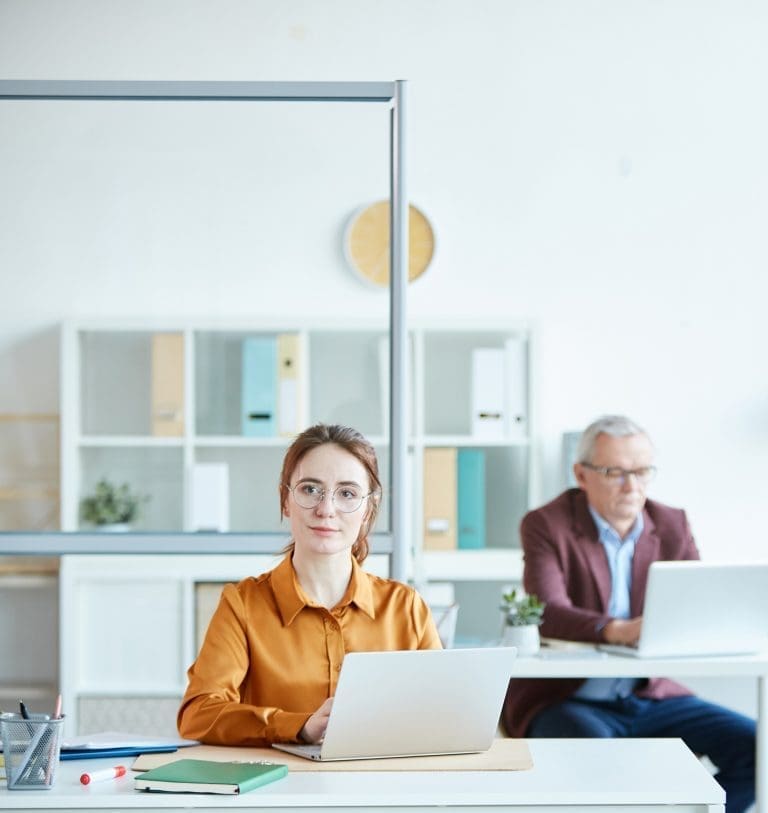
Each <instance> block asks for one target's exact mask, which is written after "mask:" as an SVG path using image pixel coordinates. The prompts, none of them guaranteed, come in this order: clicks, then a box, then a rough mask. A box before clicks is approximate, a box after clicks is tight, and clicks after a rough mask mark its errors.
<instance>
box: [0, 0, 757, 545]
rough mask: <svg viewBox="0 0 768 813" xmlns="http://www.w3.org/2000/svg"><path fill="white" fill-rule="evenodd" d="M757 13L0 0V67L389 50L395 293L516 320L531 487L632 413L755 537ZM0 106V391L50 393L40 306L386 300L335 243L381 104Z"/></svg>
mask: <svg viewBox="0 0 768 813" xmlns="http://www.w3.org/2000/svg"><path fill="white" fill-rule="evenodd" d="M767 34H768V10H767V9H766V6H765V4H763V3H760V2H749V0H701V1H698V2H697V1H696V0H689V1H687V2H686V1H685V0H665V1H664V2H652V1H651V0H627V1H626V2H620V3H618V2H615V0H559V1H558V0H517V1H514V0H472V2H469V0H464V1H463V2H460V1H459V0H395V1H394V2H392V0H388V2H380V1H379V0H324V2H317V0H315V2H311V1H310V0H304V2H302V1H301V0H239V1H238V0H215V1H214V0H211V2H203V0H152V1H151V2H150V0H144V2H141V1H139V0H47V1H43V0H0V78H74V79H84V78H94V79H118V78H132V79H249V80H267V79H272V80H289V79H296V80H304V79H328V80H349V79H367V80H391V79H397V78H405V79H408V80H409V88H410V105H409V112H410V128H409V132H410V167H409V178H410V191H411V198H412V200H413V202H414V203H416V204H417V205H419V206H420V207H421V208H422V209H424V210H425V211H426V212H427V213H428V215H429V216H430V217H431V219H432V221H433V223H434V225H435V228H436V231H437V239H438V252H437V255H436V257H435V260H434V263H433V265H432V267H431V268H430V269H429V271H428V272H427V274H426V275H425V276H424V277H423V278H422V279H420V280H419V281H418V282H416V283H415V284H413V285H412V286H411V289H410V291H411V293H410V308H411V313H412V314H413V315H414V316H430V317H432V316H434V317H444V318H446V319H451V318H459V317H461V318H472V317H474V318H485V317H498V318H502V319H505V318H509V319H510V320H512V319H515V320H517V319H530V320H532V321H534V323H535V324H536V325H537V327H538V330H539V343H538V427H537V430H538V435H539V441H540V453H541V456H542V471H543V475H544V477H543V483H542V495H543V496H546V497H548V496H550V495H553V494H554V493H556V492H557V490H558V489H559V487H560V479H559V478H560V463H559V457H558V454H559V438H560V433H561V432H562V431H564V430H569V429H574V428H580V427H582V426H583V425H584V424H585V423H586V422H587V421H588V420H589V419H591V418H592V417H594V416H595V415H597V414H599V413H602V412H606V411H622V412H628V413H630V414H631V415H632V416H633V417H635V418H636V419H637V420H638V421H640V422H641V423H643V424H645V425H646V426H647V428H648V429H649V430H650V432H651V434H652V435H653V437H654V438H655V440H656V443H657V446H658V449H659V463H660V467H661V474H660V477H659V480H658V482H657V484H656V486H655V487H654V491H655V494H656V495H657V496H659V497H661V498H663V499H665V500H667V501H668V502H671V503H673V504H678V505H684V506H686V507H687V509H688V510H689V513H690V516H691V520H692V523H693V527H694V531H695V532H696V534H697V538H698V540H699V543H700V546H701V547H702V549H703V551H704V554H705V555H706V556H707V557H708V558H725V557H729V558H731V557H737V558H747V557H750V556H752V557H757V556H760V557H763V558H766V554H765V553H764V550H763V539H762V533H761V523H760V518H761V509H762V507H763V504H764V499H765V494H766V485H767V484H768V478H767V477H766V469H765V461H766V459H768V455H766V452H768V377H767V376H766V364H765V351H766V348H767V347H768V320H766V319H765V318H764V317H763V309H764V302H765V300H766V294H767V293H768V282H767V281H766V266H767V265H768V263H767V262H766V260H768V246H767V244H766V239H765V233H766V232H765V228H766V227H765V224H766V216H767V215H768V192H767V191H766V190H767V189H768V184H767V183H766V181H767V180H768V151H766V147H765V145H766V143H768V113H766V106H765V103H764V96H765V87H764V85H765V81H764V78H765V76H766V75H768V52H767V51H766V49H765V42H766V40H767V39H768V38H767V37H766V35H767ZM0 116H1V117H2V118H1V119H0V121H2V126H0V178H2V182H1V183H0V230H1V231H0V274H1V275H2V276H1V280H2V281H1V283H0V284H1V286H2V287H0V411H3V410H5V411H8V410H11V409H19V408H26V409H52V408H55V407H56V404H57V398H58V396H57V383H58V382H57V372H56V365H57V356H56V350H57V340H56V335H55V327H56V324H57V323H58V321H59V320H60V319H61V318H63V317H71V316H84V317H85V316H88V317H90V316H94V315H99V316H104V317H110V316H117V315H143V314H146V313H151V314H154V315H158V316H163V315H194V316H200V315H210V314H212V313H213V314H218V315H221V316H229V315H243V316H249V317H250V316H253V317H257V316H259V315H260V314H273V313H281V312H285V313H288V312H292V313H296V312H298V313H301V314H304V313H306V314H310V313H316V312H318V311H321V312H324V313H328V314H345V313H354V314H356V315H360V314H363V315H365V314H380V313H382V312H384V309H385V308H386V302H385V299H386V295H385V294H384V293H383V292H381V291H378V290H372V289H370V288H367V287H365V286H364V285H363V284H362V283H360V282H358V281H357V280H356V279H355V278H354V277H353V276H352V275H351V273H350V272H349V271H348V270H347V269H346V267H345V265H344V261H343V256H342V253H341V248H340V238H341V232H342V229H343V226H344V223H345V221H346V219H347V218H348V217H349V214H350V213H351V211H352V210H353V209H354V208H355V207H356V206H358V205H360V204H362V203H365V202H367V201H370V200H373V199H376V198H380V197H383V196H385V195H386V192H387V169H386V149H387V147H386V144H387V141H386V113H385V112H384V111H383V110H380V109H378V108H373V107H371V108H356V109H354V110H353V109H352V108H348V107H343V108H342V107H340V106H339V107H336V106H334V107H333V108H322V109H321V108H319V107H311V106H309V107H306V106H304V107H301V108H288V107H285V106H283V107H273V106H270V107H269V108H266V107H262V108H260V109H258V110H257V109H255V107H247V106H237V105H200V106H198V107H194V108H193V107H192V106H186V105H178V106H164V107H161V106H156V105H154V106H153V105H135V106H133V107H131V106H123V105H108V104H105V105H104V106H98V105H92V104H88V105H85V104H69V105H65V104H64V103H41V104H38V103H13V104H9V103H3V107H0Z"/></svg>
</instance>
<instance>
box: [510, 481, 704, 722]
mask: <svg viewBox="0 0 768 813" xmlns="http://www.w3.org/2000/svg"><path fill="white" fill-rule="evenodd" d="M520 535H521V539H522V544H523V561H524V567H523V586H524V587H525V590H526V592H527V593H534V594H535V595H537V596H538V597H539V598H540V599H542V600H543V601H545V602H546V605H547V606H546V609H545V610H544V620H543V623H542V625H541V634H542V635H543V636H546V637H548V638H564V639H566V640H570V641H587V642H595V643H597V642H600V641H602V636H601V632H600V631H599V630H602V627H603V626H604V625H605V624H606V623H607V622H608V621H610V616H609V615H608V614H607V610H608V602H609V600H610V596H611V571H610V568H609V565H608V559H607V557H606V555H605V548H604V547H603V546H602V544H601V543H600V540H599V538H598V531H597V527H596V526H595V523H594V520H593V519H592V515H591V514H590V513H589V508H588V506H587V498H586V495H585V494H584V492H583V491H582V490H581V489H578V488H572V489H569V490H568V491H565V492H564V493H563V494H561V495H560V496H559V497H557V498H556V499H554V500H552V502H549V503H547V504H546V505H545V506H543V507H542V508H538V509H536V510H535V511H530V512H529V513H528V514H526V515H525V517H523V521H522V523H521V524H520ZM698 558H699V552H698V550H697V549H696V544H695V543H694V541H693V535H692V534H691V529H690V527H689V526H688V520H687V519H686V517H685V512H684V511H681V510H680V509H678V508H670V507H669V506H666V505H662V504H661V503H657V502H653V501H652V500H647V501H646V503H645V507H644V508H643V532H642V534H640V538H639V539H638V540H637V542H636V543H635V552H634V556H633V559H632V589H631V594H630V606H631V614H632V617H634V616H638V615H642V614H643V601H644V599H645V588H646V584H647V582H648V568H649V567H650V564H651V562H655V561H657V560H676V559H698ZM583 682H584V679H569V680H552V679H540V680H514V679H513V680H510V682H509V688H508V689H507V696H506V699H505V701H504V709H503V711H502V719H503V722H504V727H505V728H506V730H507V733H508V734H509V735H510V736H512V737H523V736H525V732H526V731H527V729H528V725H529V724H530V722H531V720H532V719H533V718H534V717H535V716H536V714H538V712H540V711H541V710H542V709H543V708H546V707H547V706H550V705H552V704H554V703H560V702H562V701H563V700H565V699H566V698H568V697H569V696H570V695H571V694H573V693H574V692H575V691H576V689H578V687H579V686H581V684H582V683H583ZM636 694H638V695H640V696H642V697H652V698H656V699H661V698H664V697H678V696H680V695H685V694H690V692H689V691H688V689H686V688H685V687H684V686H681V685H680V684H678V683H674V682H673V681H671V680H667V679H666V678H653V679H651V680H649V681H648V682H647V683H645V684H641V688H639V689H638V690H636Z"/></svg>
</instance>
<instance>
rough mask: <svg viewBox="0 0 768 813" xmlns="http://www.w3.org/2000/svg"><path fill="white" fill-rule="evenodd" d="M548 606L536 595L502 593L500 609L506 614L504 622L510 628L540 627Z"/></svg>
mask: <svg viewBox="0 0 768 813" xmlns="http://www.w3.org/2000/svg"><path fill="white" fill-rule="evenodd" d="M545 607H546V604H545V603H544V602H543V601H539V599H538V597H537V596H535V595H530V596H526V595H524V594H520V595H518V592H517V590H511V591H510V592H509V593H502V595H501V605H500V606H499V609H501V610H503V612H504V622H505V623H506V624H507V625H508V626H510V627H526V626H529V625H536V626H538V625H539V624H541V621H542V618H541V617H542V615H543V614H544V608H545Z"/></svg>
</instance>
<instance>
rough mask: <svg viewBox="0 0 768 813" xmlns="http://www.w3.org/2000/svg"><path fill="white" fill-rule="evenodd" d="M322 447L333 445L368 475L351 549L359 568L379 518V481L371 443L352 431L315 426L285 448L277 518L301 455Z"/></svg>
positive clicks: (335, 426)
mask: <svg viewBox="0 0 768 813" xmlns="http://www.w3.org/2000/svg"><path fill="white" fill-rule="evenodd" d="M326 443H333V444H334V445H335V446H338V447H339V448H340V449H342V450H343V451H345V452H347V453H348V454H351V455H352V457H354V458H355V459H357V460H359V461H360V463H361V464H362V465H363V468H365V470H366V472H368V479H369V481H370V490H371V496H370V497H369V498H368V507H367V508H366V516H365V519H364V520H363V523H362V525H361V526H360V533H359V534H358V537H357V541H356V542H355V544H354V545H353V546H352V555H353V556H354V557H355V559H357V561H358V562H360V563H361V564H362V562H363V561H364V560H365V557H366V556H368V534H370V532H371V529H372V528H373V525H374V523H375V522H376V517H377V516H378V514H379V503H380V500H381V481H380V480H379V463H378V461H377V459H376V450H375V449H374V448H373V445H372V444H371V442H370V441H369V440H368V439H367V438H366V437H364V436H363V435H361V434H360V432H358V431H357V430H356V429H352V428H351V427H349V426H339V425H338V424H330V425H329V424H324V423H318V424H315V425H314V426H310V427H309V429H305V430H304V431H303V432H302V433H301V434H300V435H299V436H298V437H297V438H296V440H294V441H293V443H292V444H291V445H290V446H289V447H288V451H287V452H286V453H285V457H284V458H283V470H282V471H281V472H280V485H279V491H280V517H281V518H282V517H284V516H285V508H286V504H287V501H288V488H287V486H288V485H290V482H291V477H293V472H294V471H296V467H297V466H298V465H299V463H300V462H301V460H302V458H303V457H304V455H306V454H307V453H308V452H311V451H312V450H313V449H317V448H318V447H319V446H323V445H325V444H326ZM293 545H294V543H293V542H291V544H290V545H288V547H287V548H286V551H292V550H293Z"/></svg>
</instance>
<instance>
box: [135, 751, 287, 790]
mask: <svg viewBox="0 0 768 813" xmlns="http://www.w3.org/2000/svg"><path fill="white" fill-rule="evenodd" d="M287 773H288V766H287V765H281V764H278V763H275V762H214V761H211V760H208V759H179V760H176V762H169V763H167V764H166V765H161V766H160V767H159V768H152V770H150V771H144V773H143V774H141V775H140V776H137V777H136V779H135V781H134V785H135V787H136V790H161V791H170V792H171V793H247V792H248V791H249V790H253V789H254V788H258V787H260V786H261V785H266V784H268V783H269V782H274V781H275V780H276V779H282V778H283V777H284V776H285V775H286V774H287Z"/></svg>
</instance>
